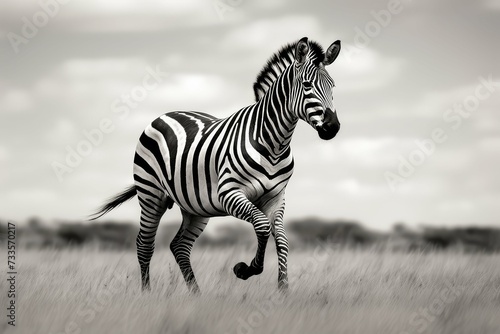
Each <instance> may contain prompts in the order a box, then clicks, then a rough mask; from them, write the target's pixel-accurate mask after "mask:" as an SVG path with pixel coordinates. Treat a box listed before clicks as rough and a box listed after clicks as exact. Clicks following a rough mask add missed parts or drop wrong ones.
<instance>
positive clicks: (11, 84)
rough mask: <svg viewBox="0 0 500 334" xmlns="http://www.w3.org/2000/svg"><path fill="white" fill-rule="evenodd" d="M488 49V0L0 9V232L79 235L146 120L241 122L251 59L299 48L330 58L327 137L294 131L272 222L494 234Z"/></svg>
mask: <svg viewBox="0 0 500 334" xmlns="http://www.w3.org/2000/svg"><path fill="white" fill-rule="evenodd" d="M499 31H500V3H499V2H498V1H493V0H480V1H465V0H454V1H451V0H443V1H430V0H420V1H411V0H401V1H398V0H390V1H379V0H376V1H373V0H370V1H368V0H363V1H356V2H340V1H299V0H292V1H284V0H277V1H264V0H252V1H250V0H203V1H202V0H200V1H198V0H196V1H195V0H186V1H164V0H163V1H156V0H148V1H136V0H108V1H97V0H85V1H84V0H70V1H68V0H41V1H22V2H21V1H17V0H7V1H2V2H1V3H0V170H1V173H0V189H1V190H0V218H2V219H6V220H11V221H25V220H26V219H28V218H30V217H33V216H36V217H40V218H42V219H45V220H54V219H55V220H62V219H67V220H80V219H84V218H85V217H86V216H87V215H88V214H90V213H92V212H93V211H94V210H95V208H97V207H98V206H99V205H100V204H101V203H102V202H103V200H105V199H107V198H109V197H110V196H112V195H114V194H115V193H117V192H119V191H121V190H122V189H124V188H125V187H126V186H128V185H130V184H132V183H133V177H132V164H133V155H134V150H135V146H136V143H137V140H138V138H139V136H140V134H141V132H142V131H143V129H144V128H145V127H146V126H147V125H148V124H149V123H150V122H151V121H152V120H153V119H155V118H156V117H158V116H159V115H161V114H163V113H165V112H168V111H172V110H199V111H204V112H208V113H211V114H213V115H215V116H218V117H227V116H229V115H230V114H232V113H233V112H235V111H237V110H238V109H240V108H242V107H244V106H247V105H250V104H252V103H253V102H254V100H253V99H254V97H253V91H252V84H253V82H254V80H255V78H256V76H257V74H258V72H259V71H260V70H261V68H262V67H263V66H264V64H265V62H266V61H267V59H268V58H269V57H270V56H271V55H272V54H273V53H274V52H275V51H277V50H278V49H279V48H280V47H281V46H282V45H284V44H286V43H290V42H294V41H296V40H298V39H300V38H301V37H304V36H307V37H309V39H311V40H314V41H317V42H319V43H320V44H321V45H323V47H324V48H325V49H326V48H327V47H328V46H329V45H330V44H331V43H332V42H334V41H335V40H337V39H340V40H341V41H342V50H341V54H340V55H339V57H338V59H337V60H336V61H335V62H334V63H333V64H332V65H330V66H328V67H327V69H328V71H329V73H330V74H331V76H332V77H333V78H334V80H335V83H336V88H335V91H334V105H335V107H336V109H337V113H338V117H339V120H340V122H341V124H342V127H341V130H340V132H339V134H338V135H337V137H336V138H335V139H333V140H332V141H322V140H321V139H319V138H318V136H317V134H316V132H315V131H314V130H313V129H311V128H310V127H309V126H308V125H306V124H305V123H301V124H300V125H299V126H298V128H297V129H296V132H295V134H294V138H293V142H292V151H293V154H294V157H295V166H296V167H295V172H294V175H293V177H292V179H291V181H290V182H289V185H288V188H287V193H286V201H287V210H286V213H285V219H286V220H294V219H299V218H304V217H318V218H323V219H328V220H332V219H349V220H356V221H360V222H362V223H363V224H364V225H366V226H368V227H370V228H373V229H387V228H390V227H391V226H392V225H393V224H395V223H399V222H404V223H406V224H407V225H409V226H421V225H422V224H425V225H429V226H463V225H493V226H498V227H500V205H499V204H500V173H499V172H498V170H499V167H500V118H499V111H500V110H499V107H500V65H499V62H498V60H499V59H500V44H499V43H498V33H499ZM89 138H90V139H91V140H89ZM75 152H76V153H75ZM79 152H81V154H79ZM76 154H78V157H75V155H76ZM68 161H69V162H68ZM61 166H64V167H61ZM139 211H140V210H139V206H138V203H137V200H136V199H133V200H132V201H130V202H128V203H126V204H123V205H122V206H121V207H120V208H118V209H116V210H115V211H113V212H112V213H110V214H109V216H107V218H109V219H125V220H128V221H137V220H138V218H139ZM179 219H180V214H179V210H178V209H175V210H173V212H168V213H167V214H166V215H165V216H164V218H163V221H166V222H175V221H178V220H179ZM223 220H224V219H222V220H221V221H223Z"/></svg>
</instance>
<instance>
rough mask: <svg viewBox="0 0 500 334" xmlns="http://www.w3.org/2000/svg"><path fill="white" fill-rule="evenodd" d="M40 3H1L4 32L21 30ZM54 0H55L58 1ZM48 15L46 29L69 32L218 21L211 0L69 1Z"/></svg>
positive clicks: (142, 29)
mask: <svg viewBox="0 0 500 334" xmlns="http://www.w3.org/2000/svg"><path fill="white" fill-rule="evenodd" d="M40 3H45V1H41V2H40V1H20V2H16V3H15V4H13V2H9V4H7V5H5V4H4V5H3V6H2V5H0V13H2V14H0V18H2V19H4V20H3V21H4V25H5V28H6V30H7V31H13V32H17V31H18V30H20V29H21V27H22V25H23V22H22V21H21V18H22V17H26V18H28V19H29V20H31V19H32V17H33V15H35V13H37V12H41V11H45V12H46V11H47V10H46V9H43V7H42V6H41V5H40ZM55 3H58V2H57V1H56V2H55ZM49 7H50V8H51V10H54V11H55V14H54V15H52V16H53V17H51V18H50V20H51V22H50V26H49V27H47V30H51V31H58V32H60V33H68V32H93V33H95V32H100V33H110V32H113V33H115V32H146V31H158V30H175V29H178V28H179V27H180V26H200V25H206V24H215V23H218V22H219V19H218V17H217V14H216V12H215V10H214V8H213V5H212V2H211V1H205V0H185V1H160V0H150V1H146V2H137V1H135V0H124V1H118V0H110V1H97V0H89V1H70V2H69V3H68V4H64V5H63V4H60V5H59V7H58V8H57V9H53V8H54V7H52V6H49Z"/></svg>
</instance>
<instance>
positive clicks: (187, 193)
mask: <svg viewBox="0 0 500 334" xmlns="http://www.w3.org/2000/svg"><path fill="white" fill-rule="evenodd" d="M339 52H340V41H339V40H337V41H335V42H333V43H332V44H331V45H330V46H329V47H328V49H327V50H326V52H324V51H323V49H322V47H321V46H320V45H319V44H318V43H317V42H314V41H309V40H308V38H307V37H304V38H302V39H300V40H299V41H297V42H294V43H289V44H287V45H285V46H283V47H282V48H281V49H280V50H279V51H278V52H276V53H275V54H274V55H272V57H271V58H270V59H269V60H268V62H267V64H266V65H265V66H264V68H263V69H262V70H261V72H260V73H259V74H258V76H257V79H256V81H255V83H254V86H253V88H254V93H255V100H256V102H255V103H254V104H252V105H250V106H247V107H244V108H242V109H240V110H239V111H237V112H236V113H234V114H233V115H231V116H229V117H228V118H224V119H218V118H216V117H214V116H212V115H209V114H206V113H202V112H195V111H174V112H169V113H166V114H163V115H161V116H160V117H158V118H156V119H155V120H153V122H152V123H151V124H150V125H148V126H147V127H146V129H145V130H144V131H143V133H142V134H141V136H140V138H139V142H138V144H137V148H136V151H135V156H134V169H133V175H134V181H135V182H134V185H132V186H130V187H129V188H127V189H126V190H125V191H123V192H122V193H120V194H118V195H116V196H115V197H114V198H112V199H110V200H109V201H108V202H107V203H105V204H104V205H103V206H102V207H101V208H100V209H99V210H98V211H97V212H96V213H95V214H94V217H93V218H92V219H96V218H99V217H101V216H102V215H104V214H106V213H107V212H109V211H110V210H112V209H114V208H115V207H117V206H119V205H120V204H122V203H123V202H125V201H127V200H129V199H131V198H132V197H134V196H135V195H137V196H138V199H139V204H140V207H141V216H140V231H139V234H138V236H137V239H136V245H137V257H138V260H139V265H140V270H141V279H142V289H143V290H150V272H149V267H150V266H149V265H150V260H151V257H152V255H153V252H154V248H155V235H156V231H157V228H158V225H159V222H160V219H161V217H162V216H163V214H164V213H165V212H166V211H167V210H168V209H171V208H172V207H173V205H174V204H177V205H178V206H179V207H180V209H181V213H182V223H181V226H180V228H179V231H178V232H177V234H176V235H175V237H174V239H173V240H172V242H171V244H170V249H171V251H172V253H173V255H174V257H175V260H176V262H177V264H178V265H179V267H180V270H181V272H182V275H183V277H184V280H185V282H186V284H187V287H188V290H189V291H190V292H191V293H193V294H197V293H199V292H200V288H199V286H198V284H197V282H196V278H195V275H194V273H193V269H192V267H191V261H190V254H191V249H192V247H193V245H194V243H195V241H196V239H197V238H198V237H199V236H200V234H201V233H202V232H203V230H204V228H205V226H206V225H207V223H208V221H209V219H210V218H211V217H216V216H228V215H231V216H234V217H236V218H238V219H241V220H244V221H247V222H249V223H251V224H252V225H253V228H254V231H255V234H256V236H257V250H256V253H255V257H254V258H253V259H252V260H251V262H250V264H249V265H247V264H246V263H245V262H240V263H238V264H236V265H235V266H234V268H233V272H234V274H235V275H236V277H237V278H239V279H242V280H246V279H248V278H250V277H251V276H254V275H259V274H260V273H262V271H263V269H264V255H265V250H266V245H267V241H268V238H269V237H270V235H271V234H272V235H273V237H274V239H275V243H276V251H277V256H278V288H279V289H280V290H284V291H287V290H288V288H289V283H288V274H287V256H288V251H289V248H288V239H287V236H286V233H285V228H284V226H283V214H284V210H285V197H284V195H285V188H286V185H287V183H288V181H289V179H290V177H291V176H292V172H293V167H294V161H293V157H292V151H291V148H290V141H291V139H292V134H293V132H294V129H295V127H296V124H297V122H298V120H299V119H301V120H303V121H305V122H307V123H308V124H310V125H311V126H312V127H313V128H314V129H315V130H316V131H317V132H318V135H319V137H320V138H321V139H323V140H330V139H332V138H334V137H335V136H336V134H337V132H338V131H339V129H340V122H339V120H338V117H337V113H336V109H335V108H334V106H333V87H334V86H335V84H334V81H333V79H332V78H331V76H330V75H329V74H328V72H327V71H326V69H325V66H327V65H330V64H331V63H333V61H334V60H335V59H336V58H337V56H338V54H339Z"/></svg>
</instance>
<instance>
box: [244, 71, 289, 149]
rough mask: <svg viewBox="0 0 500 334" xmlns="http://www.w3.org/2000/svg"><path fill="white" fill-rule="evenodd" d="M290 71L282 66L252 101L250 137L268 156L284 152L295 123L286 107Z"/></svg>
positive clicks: (287, 146)
mask: <svg viewBox="0 0 500 334" xmlns="http://www.w3.org/2000/svg"><path fill="white" fill-rule="evenodd" d="M292 73H293V72H292V71H291V69H290V68H288V69H286V70H285V71H284V72H283V73H282V74H281V75H280V76H279V77H278V78H277V79H276V81H275V82H274V83H273V84H272V86H271V87H270V89H269V90H268V91H267V93H266V94H265V95H264V96H263V97H262V98H261V99H260V100H259V101H258V102H257V103H256V104H255V109H254V112H255V113H256V120H257V122H256V124H255V130H254V140H255V141H257V143H258V144H259V151H266V152H265V153H267V154H268V155H269V156H270V157H272V158H278V157H280V156H281V155H282V154H284V153H285V152H287V151H288V148H289V145H290V141H291V140H292V135H293V131H294V130H295V126H296V125H297V120H298V118H297V116H295V115H294V114H293V113H292V112H291V111H290V110H289V108H288V105H289V103H288V102H289V101H288V99H289V95H290V89H291V83H292V80H293V76H292ZM263 153H264V152H263Z"/></svg>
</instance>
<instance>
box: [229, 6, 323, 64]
mask: <svg viewBox="0 0 500 334" xmlns="http://www.w3.org/2000/svg"><path fill="white" fill-rule="evenodd" d="M320 32H321V28H320V25H319V22H318V20H317V19H316V18H314V17H313V16H306V15H304V16H295V15H293V16H283V17H280V18H275V19H264V20H257V21H250V22H249V23H246V24H243V25H242V26H240V27H238V28H236V29H234V30H232V31H230V32H229V33H228V34H227V35H226V36H225V37H224V38H223V39H222V42H221V46H222V47H223V48H224V49H226V50H234V49H235V48H237V49H243V50H250V51H253V52H255V51H258V52H260V53H264V54H267V55H268V57H270V56H271V55H272V54H273V53H274V52H276V51H278V49H279V47H280V46H282V45H284V44H286V43H291V42H294V41H296V40H298V39H299V38H301V37H304V36H309V38H311V39H315V37H316V36H319V35H320Z"/></svg>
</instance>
